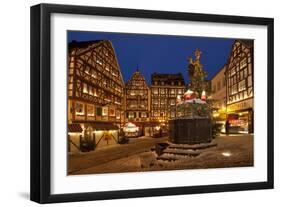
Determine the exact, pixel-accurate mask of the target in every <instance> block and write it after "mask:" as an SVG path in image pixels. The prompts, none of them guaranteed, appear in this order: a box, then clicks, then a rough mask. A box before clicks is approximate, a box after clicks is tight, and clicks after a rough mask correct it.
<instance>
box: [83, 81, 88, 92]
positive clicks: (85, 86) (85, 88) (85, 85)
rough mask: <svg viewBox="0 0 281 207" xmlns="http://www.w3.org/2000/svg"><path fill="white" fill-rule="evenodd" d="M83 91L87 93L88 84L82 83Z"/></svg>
mask: <svg viewBox="0 0 281 207" xmlns="http://www.w3.org/2000/svg"><path fill="white" fill-rule="evenodd" d="M83 93H88V86H87V84H86V83H83Z"/></svg>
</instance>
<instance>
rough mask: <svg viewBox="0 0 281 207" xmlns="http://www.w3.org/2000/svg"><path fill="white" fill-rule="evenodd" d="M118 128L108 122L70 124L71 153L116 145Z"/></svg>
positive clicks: (69, 144) (69, 145) (69, 140)
mask: <svg viewBox="0 0 281 207" xmlns="http://www.w3.org/2000/svg"><path fill="white" fill-rule="evenodd" d="M118 141H119V134H118V127H117V126H115V125H113V124H112V123H108V122H104V123H101V122H89V123H75V124H68V150H69V152H79V151H82V152H88V151H92V150H95V149H97V148H102V147H106V146H110V145H116V144H118Z"/></svg>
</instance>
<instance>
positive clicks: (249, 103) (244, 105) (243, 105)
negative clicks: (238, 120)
mask: <svg viewBox="0 0 281 207" xmlns="http://www.w3.org/2000/svg"><path fill="white" fill-rule="evenodd" d="M252 107H253V99H248V100H245V101H241V102H238V103H234V104H231V105H228V106H227V111H228V112H230V111H238V110H243V109H249V108H252Z"/></svg>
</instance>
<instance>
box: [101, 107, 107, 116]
mask: <svg viewBox="0 0 281 207" xmlns="http://www.w3.org/2000/svg"><path fill="white" fill-rule="evenodd" d="M102 115H103V116H107V115H108V107H102Z"/></svg>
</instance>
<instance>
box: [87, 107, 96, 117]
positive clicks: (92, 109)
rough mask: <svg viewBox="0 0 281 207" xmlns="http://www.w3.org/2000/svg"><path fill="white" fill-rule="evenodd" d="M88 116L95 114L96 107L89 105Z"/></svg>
mask: <svg viewBox="0 0 281 207" xmlns="http://www.w3.org/2000/svg"><path fill="white" fill-rule="evenodd" d="M87 116H95V107H94V106H92V105H87Z"/></svg>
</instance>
